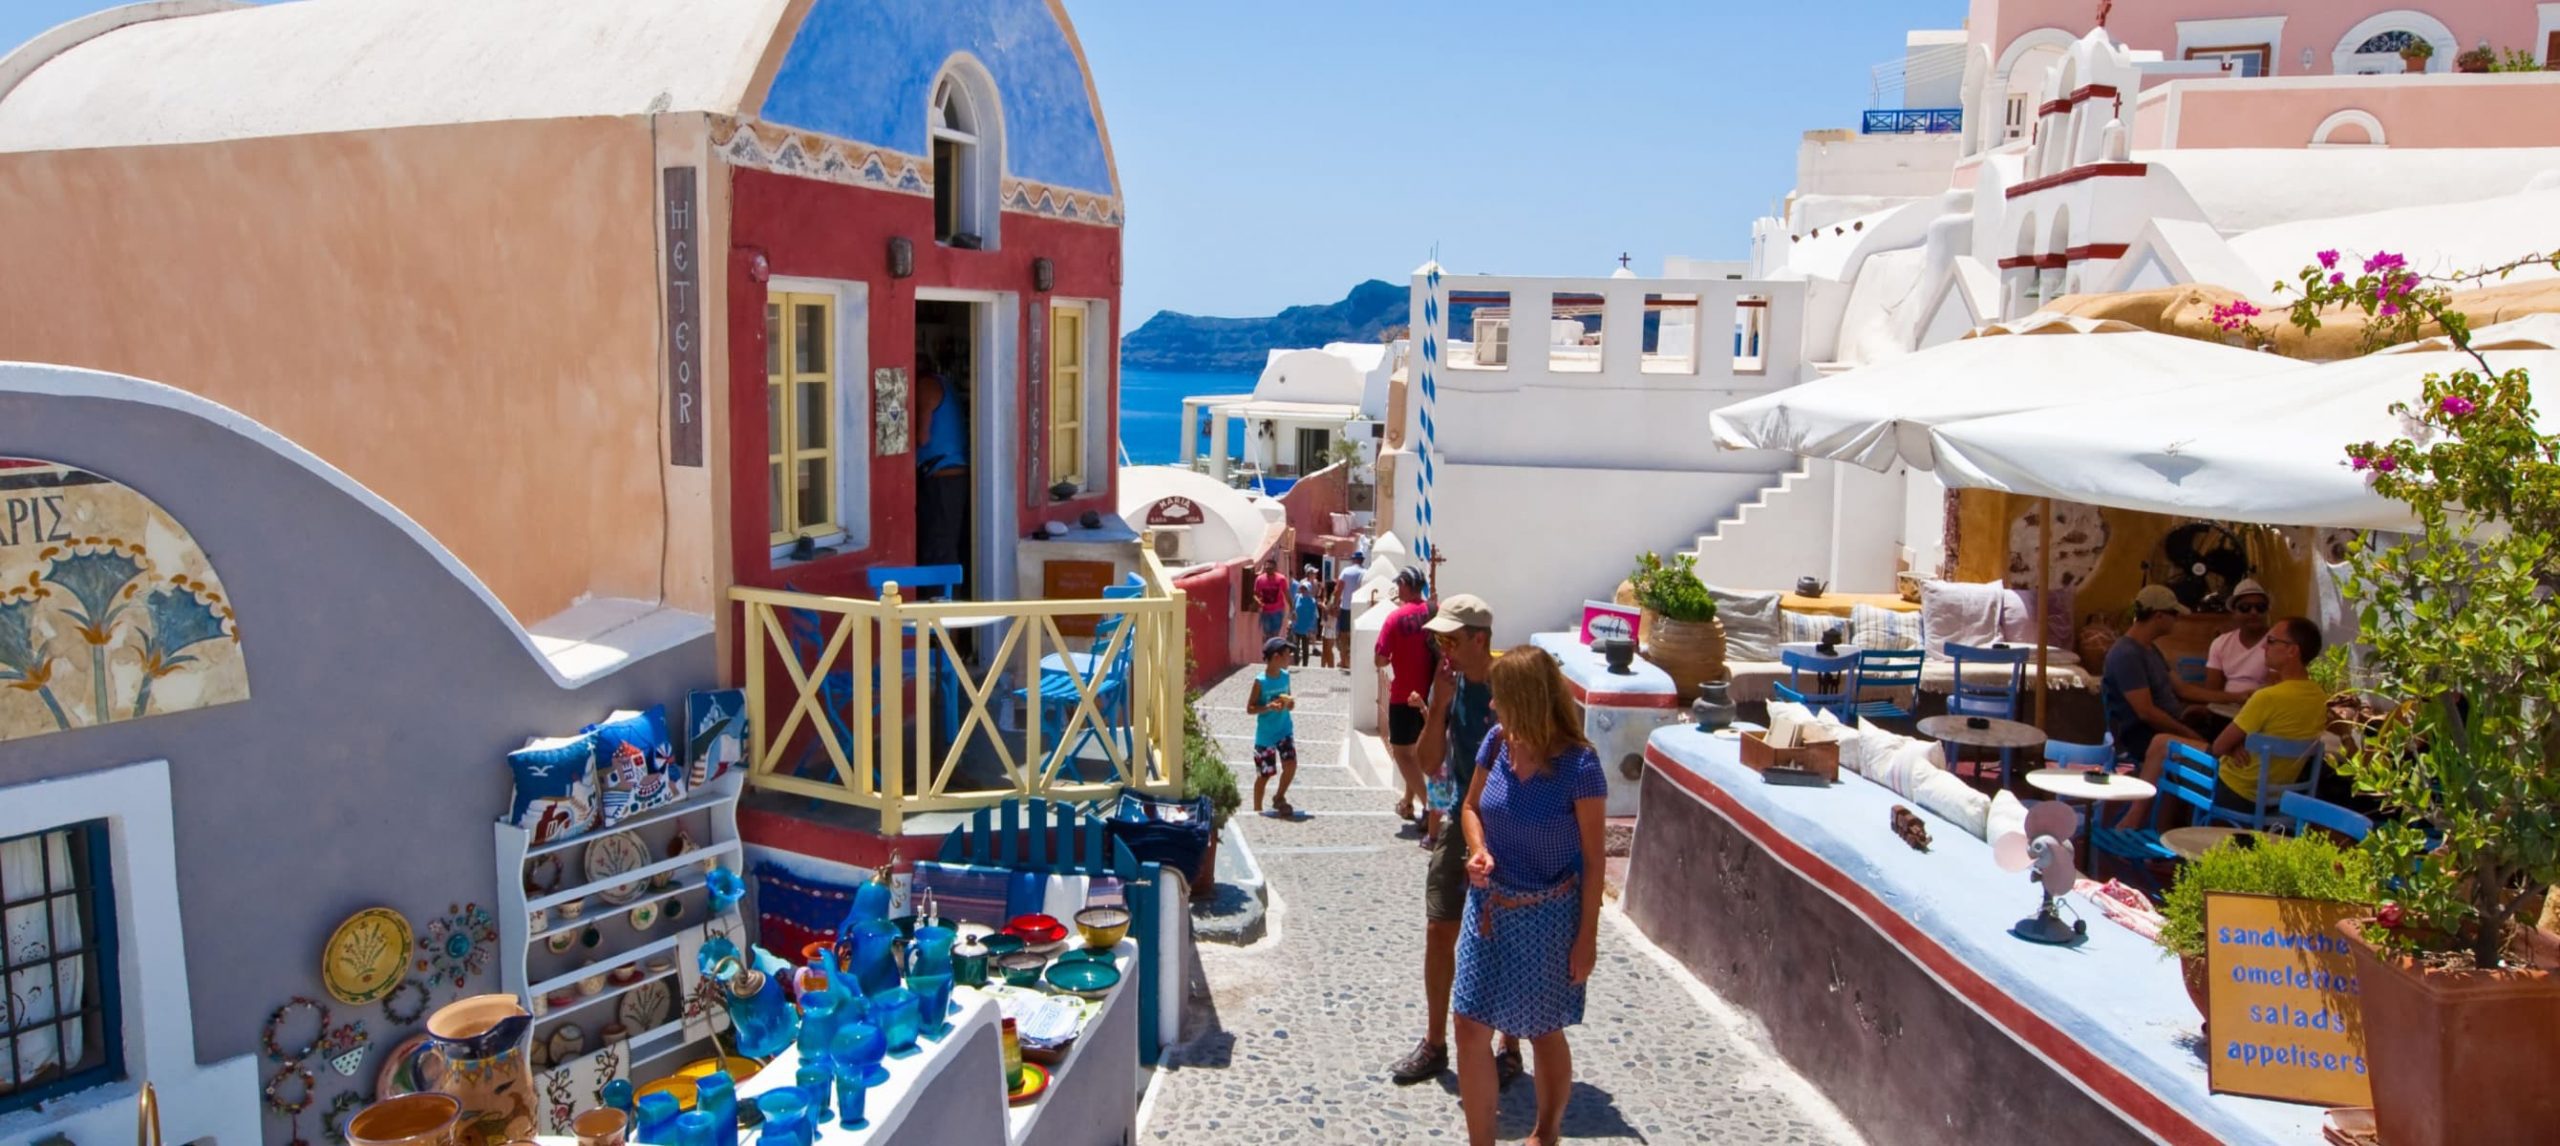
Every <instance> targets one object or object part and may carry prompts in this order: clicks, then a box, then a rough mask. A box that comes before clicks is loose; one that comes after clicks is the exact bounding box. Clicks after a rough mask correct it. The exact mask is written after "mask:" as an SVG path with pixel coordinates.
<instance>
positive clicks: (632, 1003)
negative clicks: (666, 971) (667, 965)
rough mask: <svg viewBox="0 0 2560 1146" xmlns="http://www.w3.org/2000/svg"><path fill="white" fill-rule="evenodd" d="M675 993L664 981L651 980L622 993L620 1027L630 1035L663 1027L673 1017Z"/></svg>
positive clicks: (645, 1032)
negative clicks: (624, 1028)
mask: <svg viewBox="0 0 2560 1146" xmlns="http://www.w3.org/2000/svg"><path fill="white" fill-rule="evenodd" d="M675 1011H676V993H675V991H674V990H673V989H671V988H669V987H668V986H667V981H666V980H664V979H652V980H650V981H648V982H646V983H642V984H640V985H639V986H637V987H633V988H632V989H630V990H629V991H626V992H624V993H623V996H622V1005H621V1007H620V1014H621V1016H622V1025H623V1026H626V1027H629V1028H631V1033H633V1034H635V1035H638V1034H647V1033H649V1032H650V1031H654V1030H656V1029H658V1028H659V1027H662V1026H665V1025H666V1024H667V1020H668V1019H671V1018H674V1017H675Z"/></svg>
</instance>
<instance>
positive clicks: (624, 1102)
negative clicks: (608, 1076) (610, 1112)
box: [600, 1078, 631, 1114]
mask: <svg viewBox="0 0 2560 1146" xmlns="http://www.w3.org/2000/svg"><path fill="white" fill-rule="evenodd" d="M600 1097H602V1098H603V1099H604V1104H605V1105H606V1106H610V1107H612V1108H614V1109H615V1110H619V1111H621V1112H623V1113H624V1114H629V1113H631V1080H630V1079H627V1078H617V1079H615V1080H613V1081H612V1082H608V1083H606V1084H604V1090H603V1091H602V1092H601V1094H600Z"/></svg>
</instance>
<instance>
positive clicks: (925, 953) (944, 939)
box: [907, 927, 960, 977]
mask: <svg viewBox="0 0 2560 1146" xmlns="http://www.w3.org/2000/svg"><path fill="white" fill-rule="evenodd" d="M959 940H960V933H959V932H957V931H954V930H952V929H950V928H948V927H919V928H916V941H915V946H913V947H911V948H908V950H907V974H908V975H909V976H910V977H912V976H914V975H917V974H919V973H921V974H926V975H947V974H950V973H951V945H952V944H954V943H956V942H959Z"/></svg>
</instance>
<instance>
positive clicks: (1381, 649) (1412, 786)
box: [1377, 566, 1433, 820]
mask: <svg viewBox="0 0 2560 1146" xmlns="http://www.w3.org/2000/svg"><path fill="white" fill-rule="evenodd" d="M1424 585H1425V581H1424V578H1423V574H1422V570H1420V569H1417V568H1413V567H1410V566H1408V567H1406V568H1405V569H1403V570H1400V571H1399V572H1397V573H1396V609H1395V612H1392V613H1389V614H1387V623H1386V627H1384V628H1382V629H1380V630H1379V631H1378V648H1377V655H1378V665H1379V667H1381V668H1384V669H1386V670H1387V757H1388V758H1389V759H1391V760H1393V761H1395V765H1396V776H1397V778H1398V779H1399V780H1400V781H1402V782H1403V784H1404V795H1403V796H1402V797H1401V798H1399V799H1398V800H1397V801H1396V815H1397V816H1398V817H1399V818H1402V819H1407V820H1410V819H1413V818H1415V817H1416V816H1417V815H1418V814H1420V813H1418V812H1417V811H1416V806H1417V805H1422V804H1423V803H1424V800H1423V779H1422V760H1421V757H1420V755H1419V754H1418V752H1419V746H1420V744H1421V742H1422V708H1423V703H1424V699H1425V696H1426V693H1427V691H1428V690H1429V689H1430V687H1431V663H1432V660H1433V655H1432V652H1431V635H1430V634H1429V633H1426V632H1424V631H1423V629H1422V625H1423V622H1425V621H1428V620H1430V619H1431V605H1430V603H1429V602H1427V601H1424V600H1423V599H1422V598H1423V587H1424ZM1425 810H1427V806H1426V809H1425Z"/></svg>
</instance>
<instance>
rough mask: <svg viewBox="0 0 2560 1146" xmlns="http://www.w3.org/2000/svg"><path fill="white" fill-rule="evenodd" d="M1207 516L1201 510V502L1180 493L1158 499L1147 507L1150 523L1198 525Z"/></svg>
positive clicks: (1148, 521) (1148, 522)
mask: <svg viewBox="0 0 2560 1146" xmlns="http://www.w3.org/2000/svg"><path fill="white" fill-rule="evenodd" d="M1206 516H1208V515H1207V514H1204V513H1201V512H1200V503H1199V502H1196V501H1193V500H1191V499H1190V498H1187V497H1182V496H1179V495H1177V496H1174V497H1167V498H1161V499H1158V500H1157V502H1156V503H1155V504H1154V505H1150V506H1148V507H1147V524H1149V525H1198V524H1200V521H1201V519H1202V518H1204V517H1206Z"/></svg>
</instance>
